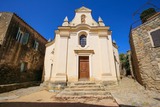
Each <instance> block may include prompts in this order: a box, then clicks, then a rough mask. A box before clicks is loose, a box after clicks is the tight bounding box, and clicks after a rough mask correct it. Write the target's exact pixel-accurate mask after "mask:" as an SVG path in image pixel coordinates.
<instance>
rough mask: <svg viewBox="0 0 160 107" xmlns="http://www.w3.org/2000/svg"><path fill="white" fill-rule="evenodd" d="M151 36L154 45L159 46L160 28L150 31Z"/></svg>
mask: <svg viewBox="0 0 160 107" xmlns="http://www.w3.org/2000/svg"><path fill="white" fill-rule="evenodd" d="M151 37H152V40H153V44H154V47H159V46H160V29H158V30H156V31H153V32H151Z"/></svg>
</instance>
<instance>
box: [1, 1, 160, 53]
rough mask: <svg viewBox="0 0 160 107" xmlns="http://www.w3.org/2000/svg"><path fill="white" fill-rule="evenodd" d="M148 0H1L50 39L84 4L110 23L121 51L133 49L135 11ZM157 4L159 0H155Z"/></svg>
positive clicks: (6, 9)
mask: <svg viewBox="0 0 160 107" xmlns="http://www.w3.org/2000/svg"><path fill="white" fill-rule="evenodd" d="M147 1H148V0H1V3H0V11H1V12H15V13H16V14H17V15H19V16H20V17H21V18H22V19H23V20H25V22H27V23H28V24H29V25H30V26H32V27H33V28H34V29H35V30H36V31H38V32H39V33H40V34H42V35H43V36H44V37H45V38H46V39H49V38H52V39H53V38H54V30H56V29H57V27H58V26H61V25H62V22H63V20H64V18H65V16H68V18H69V21H71V20H72V19H73V17H74V10H75V9H77V8H80V7H81V6H83V5H84V6H85V7H88V8H90V9H92V15H93V18H94V19H95V20H96V21H97V20H98V17H99V16H101V18H102V19H103V21H104V23H105V24H106V25H107V26H110V29H111V30H112V32H113V34H112V38H113V39H114V40H115V41H116V42H117V44H118V46H119V53H125V52H126V51H127V50H129V49H130V46H129V29H130V25H131V24H132V23H133V21H134V20H136V19H134V20H133V18H132V15H133V13H134V12H135V11H136V10H137V9H138V8H140V7H141V6H142V5H143V4H144V3H146V2H147ZM153 2H154V3H155V4H156V5H159V4H160V1H159V0H153Z"/></svg>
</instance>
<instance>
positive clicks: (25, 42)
mask: <svg viewBox="0 0 160 107" xmlns="http://www.w3.org/2000/svg"><path fill="white" fill-rule="evenodd" d="M28 39H29V33H25V34H24V35H23V40H22V44H23V45H25V44H27V43H28Z"/></svg>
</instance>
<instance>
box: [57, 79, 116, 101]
mask: <svg viewBox="0 0 160 107" xmlns="http://www.w3.org/2000/svg"><path fill="white" fill-rule="evenodd" d="M56 98H66V99H68V98H74V99H75V98H103V99H113V100H114V98H113V97H112V95H111V93H109V92H107V91H106V90H105V88H104V86H103V85H102V84H100V83H94V82H87V81H79V82H76V83H71V84H68V86H67V87H66V88H65V89H64V90H62V91H61V92H60V93H58V94H57V95H56Z"/></svg>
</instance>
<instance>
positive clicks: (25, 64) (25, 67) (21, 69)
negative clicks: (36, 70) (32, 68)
mask: <svg viewBox="0 0 160 107" xmlns="http://www.w3.org/2000/svg"><path fill="white" fill-rule="evenodd" d="M26 70H27V63H26V62H22V63H21V68H20V71H21V72H25V71H26Z"/></svg>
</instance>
